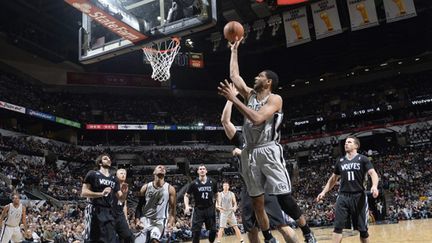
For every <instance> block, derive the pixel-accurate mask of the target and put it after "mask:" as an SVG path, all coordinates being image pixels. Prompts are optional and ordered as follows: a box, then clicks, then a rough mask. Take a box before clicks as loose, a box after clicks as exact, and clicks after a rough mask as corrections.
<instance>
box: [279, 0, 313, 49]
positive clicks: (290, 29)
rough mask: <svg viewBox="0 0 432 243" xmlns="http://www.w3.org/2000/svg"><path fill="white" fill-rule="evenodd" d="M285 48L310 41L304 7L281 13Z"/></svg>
mask: <svg viewBox="0 0 432 243" xmlns="http://www.w3.org/2000/svg"><path fill="white" fill-rule="evenodd" d="M283 20H284V28H285V38H286V45H287V47H290V46H296V45H300V44H303V43H306V42H309V41H310V40H311V37H310V33H309V24H308V20H307V13H306V7H301V8H296V9H292V10H289V11H286V12H284V13H283Z"/></svg>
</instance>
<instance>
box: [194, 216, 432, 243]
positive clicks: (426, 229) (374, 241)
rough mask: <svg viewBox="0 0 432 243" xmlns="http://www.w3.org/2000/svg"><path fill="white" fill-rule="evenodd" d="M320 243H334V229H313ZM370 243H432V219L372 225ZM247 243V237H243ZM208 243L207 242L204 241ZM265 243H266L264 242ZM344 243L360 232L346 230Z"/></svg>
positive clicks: (231, 241)
mask: <svg viewBox="0 0 432 243" xmlns="http://www.w3.org/2000/svg"><path fill="white" fill-rule="evenodd" d="M313 231H314V233H315V236H316V238H317V240H318V242H319V243H330V242H332V241H331V239H332V231H333V229H332V228H328V227H326V228H313ZM296 232H297V235H298V236H299V238H300V239H299V240H300V242H303V237H302V236H301V235H302V234H301V231H300V230H299V229H298V230H296ZM369 234H370V237H369V242H370V243H408V242H415V243H432V219H423V220H410V221H400V222H399V223H398V224H384V225H370V226H369ZM273 235H274V236H275V237H276V238H277V239H278V240H279V242H281V243H283V242H284V240H283V238H282V236H281V235H280V234H279V232H277V231H273ZM243 237H244V239H245V241H246V242H248V241H247V236H246V235H243ZM202 242H206V241H202ZM237 242H238V241H237V239H236V237H235V236H228V237H226V236H224V237H223V239H222V241H221V243H237ZM262 242H264V241H262ZM342 242H343V243H354V242H355V243H358V242H360V240H359V234H358V231H352V230H344V237H343V240H342Z"/></svg>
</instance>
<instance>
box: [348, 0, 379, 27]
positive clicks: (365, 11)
mask: <svg viewBox="0 0 432 243" xmlns="http://www.w3.org/2000/svg"><path fill="white" fill-rule="evenodd" d="M347 5H348V11H349V15H350V20H351V30H352V31H356V30H361V29H365V28H369V27H373V26H377V25H379V22H378V17H377V12H376V7H375V1H374V0H347Z"/></svg>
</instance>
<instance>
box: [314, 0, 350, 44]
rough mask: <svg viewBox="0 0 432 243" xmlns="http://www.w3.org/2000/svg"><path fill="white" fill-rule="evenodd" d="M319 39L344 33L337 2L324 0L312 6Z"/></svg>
mask: <svg viewBox="0 0 432 243" xmlns="http://www.w3.org/2000/svg"><path fill="white" fill-rule="evenodd" d="M311 9H312V16H313V20H314V26H315V34H316V38H317V39H322V38H325V37H329V36H332V35H337V34H340V33H342V27H341V24H340V20H339V13H338V9H337V5H336V0H323V1H319V2H316V3H313V4H311Z"/></svg>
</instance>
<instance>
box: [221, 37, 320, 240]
mask: <svg viewBox="0 0 432 243" xmlns="http://www.w3.org/2000/svg"><path fill="white" fill-rule="evenodd" d="M240 42H241V40H237V41H236V42H235V43H234V44H232V45H231V61H230V78H231V80H232V81H233V83H234V85H235V88H236V89H237V90H238V92H239V93H240V95H241V96H242V97H243V98H244V100H245V104H244V103H243V102H242V101H240V100H239V99H238V98H237V95H236V90H235V89H233V87H232V86H231V85H230V84H229V83H228V81H225V83H221V84H220V87H219V88H218V90H219V94H220V95H223V96H224V97H225V98H226V99H227V100H229V101H231V102H232V103H233V104H234V106H235V107H236V108H237V109H238V110H239V111H240V112H241V113H242V114H243V115H244V123H243V137H244V141H245V145H246V146H245V148H244V149H243V150H242V153H241V168H242V171H243V177H244V180H245V183H246V186H247V190H248V193H249V195H250V196H251V197H253V206H254V211H255V213H256V216H257V220H258V223H259V224H260V228H261V230H262V232H263V235H264V239H265V241H267V242H272V241H273V242H274V241H276V240H275V238H274V237H273V236H272V235H271V232H270V225H269V219H268V217H267V215H266V213H265V210H264V192H269V194H270V195H276V196H277V198H278V202H279V204H280V206H281V208H282V210H283V211H284V212H285V213H286V214H288V215H290V216H291V217H292V218H294V219H297V222H298V224H299V226H300V228H301V229H302V232H303V234H304V236H305V240H306V242H316V240H315V237H314V235H313V233H312V232H311V231H310V229H309V226H308V225H307V223H306V220H305V218H304V216H302V213H301V211H300V210H299V208H298V206H297V203H296V202H295V200H294V199H293V197H292V195H291V181H290V178H289V175H288V172H287V170H286V167H285V160H284V158H283V150H282V146H281V145H280V144H279V139H280V125H281V122H282V118H283V114H282V103H283V102H282V98H281V97H280V96H279V95H276V94H273V93H272V90H276V89H277V86H278V82H279V77H278V76H277V74H276V73H275V72H273V71H271V70H264V71H262V72H260V73H259V74H258V76H257V77H255V84H254V87H253V88H250V87H248V86H247V85H246V83H245V81H244V80H243V78H242V77H241V76H240V72H239V66H238V54H237V52H238V46H239V44H240Z"/></svg>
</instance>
